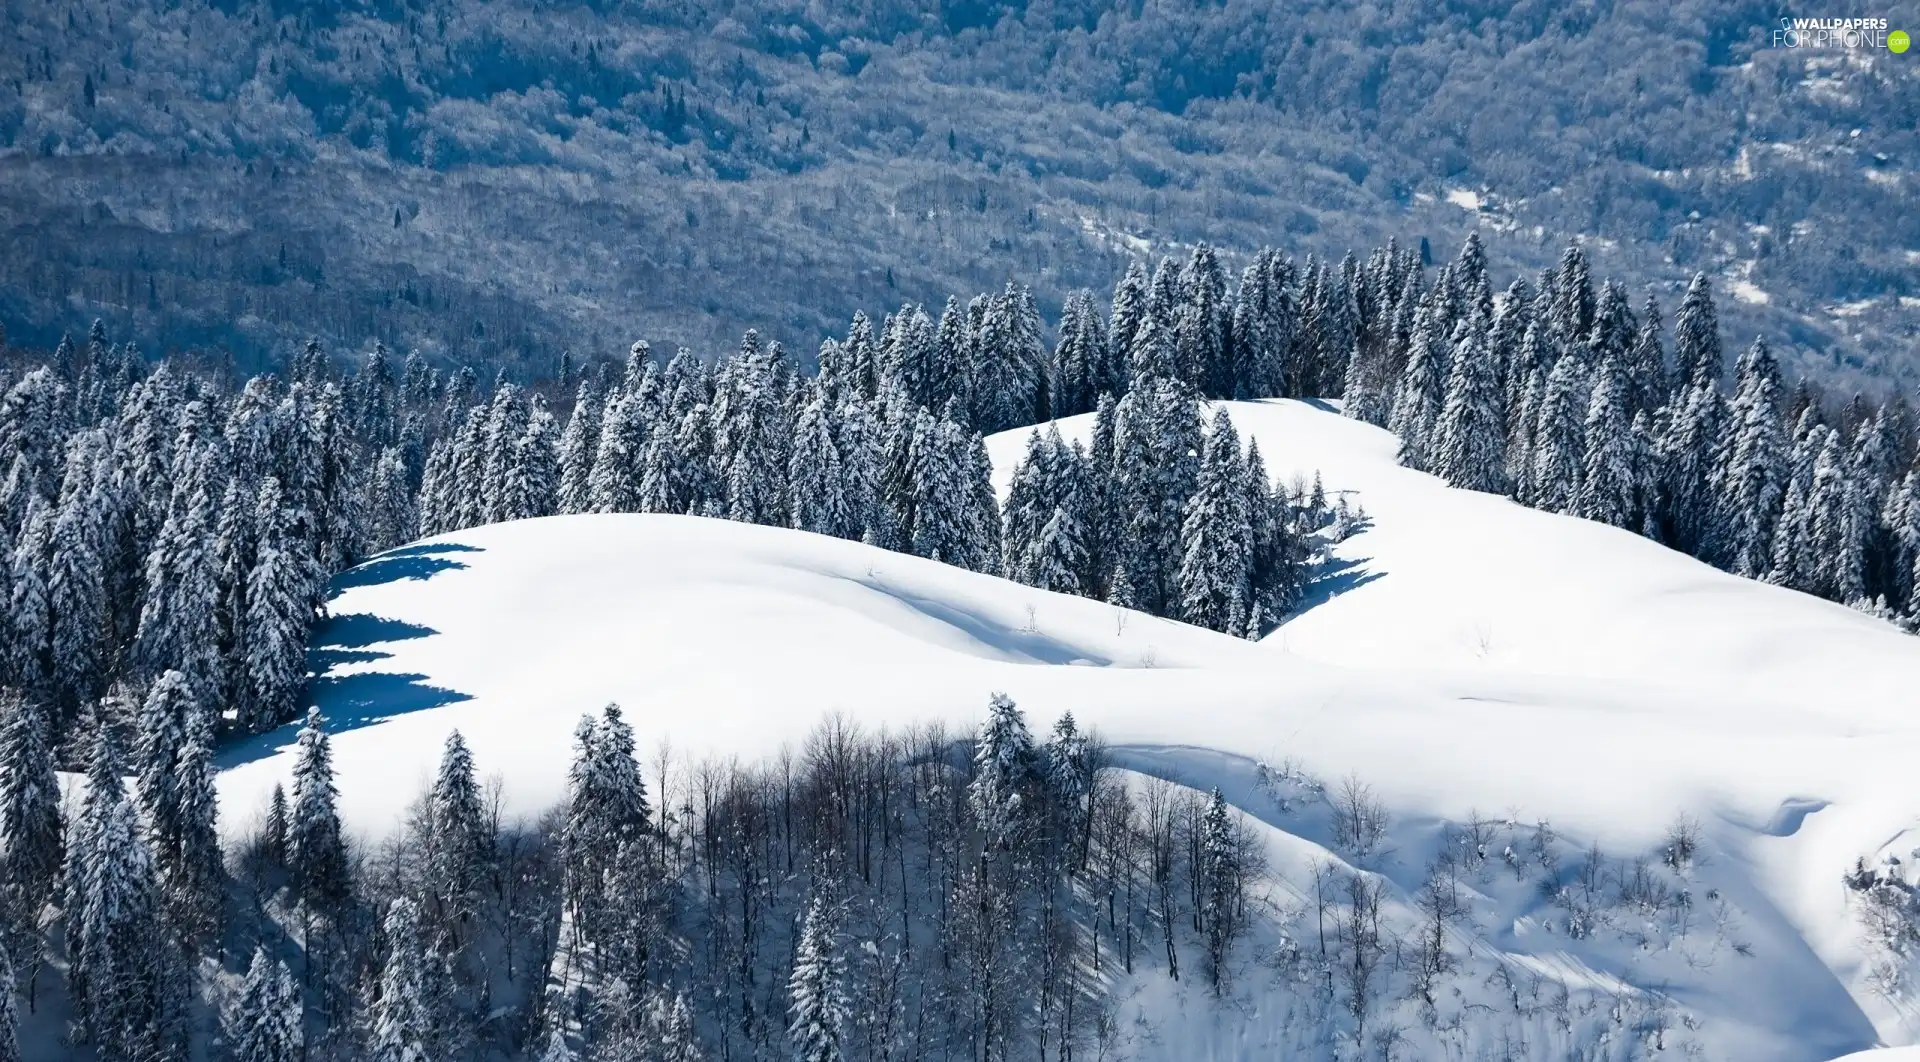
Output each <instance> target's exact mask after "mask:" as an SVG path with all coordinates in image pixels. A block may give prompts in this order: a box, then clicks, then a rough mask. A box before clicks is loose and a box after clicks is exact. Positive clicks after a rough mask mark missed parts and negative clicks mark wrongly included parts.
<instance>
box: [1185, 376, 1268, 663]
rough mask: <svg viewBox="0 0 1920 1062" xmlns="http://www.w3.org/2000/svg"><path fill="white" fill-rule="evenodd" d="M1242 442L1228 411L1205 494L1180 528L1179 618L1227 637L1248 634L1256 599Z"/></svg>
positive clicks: (1216, 431) (1205, 472)
mask: <svg viewBox="0 0 1920 1062" xmlns="http://www.w3.org/2000/svg"><path fill="white" fill-rule="evenodd" d="M1246 503H1247V497H1246V472H1245V467H1244V466H1243V465H1242V464H1241V457H1240V438H1239V435H1238V434H1237V433H1236V432H1235V431H1234V430H1233V421H1232V419H1231V418H1229V417H1228V415H1227V412H1226V410H1224V409H1223V410H1221V411H1220V412H1219V413H1218V414H1216V415H1215V417H1214V421H1213V429H1212V431H1210V432H1209V433H1208V435H1207V442H1206V449H1205V451H1204V453H1203V455H1202V457H1201V460H1200V489H1199V490H1198V491H1196V492H1195V493H1194V495H1193V497H1192V499H1191V500H1190V501H1188V503H1187V509H1186V519H1185V521H1184V523H1183V525H1182V527H1181V535H1180V538H1181V550H1180V612H1179V615H1180V618H1181V619H1183V620H1185V621H1186V622H1188V623H1191V624H1194V625H1195V626H1200V627H1207V628H1210V629H1212V630H1216V631H1221V632H1223V633H1227V634H1239V633H1241V632H1243V631H1244V630H1245V629H1246V624H1247V608H1248V605H1249V604H1250V601H1251V598H1252V596H1253V594H1252V581H1251V574H1252V558H1251V556H1250V555H1249V548H1248V547H1249V545H1250V542H1249V540H1250V538H1251V535H1252V526H1251V524H1250V522H1249V519H1248V515H1247V504H1246Z"/></svg>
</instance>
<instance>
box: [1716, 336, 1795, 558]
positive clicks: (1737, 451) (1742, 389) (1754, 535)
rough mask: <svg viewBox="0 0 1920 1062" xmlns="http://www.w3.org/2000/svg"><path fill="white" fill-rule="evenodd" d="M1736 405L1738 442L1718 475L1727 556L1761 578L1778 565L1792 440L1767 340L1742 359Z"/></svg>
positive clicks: (1758, 342)
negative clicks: (1776, 537)
mask: <svg viewBox="0 0 1920 1062" xmlns="http://www.w3.org/2000/svg"><path fill="white" fill-rule="evenodd" d="M1736 377H1737V383H1736V387H1735V391H1734V397H1733V402H1732V405H1731V410H1730V412H1731V417H1732V421H1733V445H1732V447H1731V448H1729V449H1728V451H1727V454H1728V458H1729V464H1728V466H1727V468H1726V469H1725V471H1724V472H1722V473H1721V475H1720V476H1719V480H1720V482H1721V484H1722V486H1723V493H1722V494H1721V500H1722V504H1723V509H1724V512H1725V516H1724V517H1723V518H1722V519H1721V520H1720V521H1719V523H1720V526H1721V527H1722V528H1723V529H1724V532H1723V533H1724V536H1725V544H1726V547H1725V559H1726V562H1727V565H1728V568H1729V570H1731V571H1732V572H1733V573H1734V574H1735V575H1740V576H1745V577H1746V578H1749V579H1758V578H1760V577H1761V576H1763V575H1765V574H1766V572H1767V569H1768V568H1769V567H1771V566H1772V563H1773V532H1774V528H1775V526H1776V525H1777V524H1778V522H1779V519H1780V506H1781V503H1782V501H1783V500H1784V498H1785V496H1786V480H1787V475H1788V469H1787V443H1786V438H1785V436H1784V434H1783V433H1782V432H1781V430H1780V408H1779V392H1780V370H1779V366H1778V365H1777V364H1776V363H1775V362H1774V360H1773V353H1772V351H1770V350H1768V349H1767V344H1766V342H1765V341H1764V340H1759V339H1756V340H1754V342H1753V346H1752V347H1750V348H1749V349H1748V350H1747V352H1746V354H1745V355H1743V356H1742V357H1741V358H1740V361H1739V365H1738V367H1737V369H1736Z"/></svg>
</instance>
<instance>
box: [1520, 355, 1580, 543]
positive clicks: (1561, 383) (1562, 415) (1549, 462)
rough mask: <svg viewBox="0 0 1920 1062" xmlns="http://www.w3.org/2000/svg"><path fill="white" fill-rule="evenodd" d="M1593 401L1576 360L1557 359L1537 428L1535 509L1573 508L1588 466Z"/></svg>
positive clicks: (1534, 457)
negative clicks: (1588, 418)
mask: <svg viewBox="0 0 1920 1062" xmlns="http://www.w3.org/2000/svg"><path fill="white" fill-rule="evenodd" d="M1589 401H1590V396H1589V395H1588V394H1587V393H1586V379H1585V375H1584V374H1583V373H1582V372H1581V371H1580V368H1579V366H1578V364H1577V363H1576V361H1575V359H1574V358H1572V357H1564V358H1561V359H1560V360H1559V361H1557V362H1555V363H1554V366H1553V371H1552V372H1551V373H1549V374H1548V376H1547V391H1546V395H1545V396H1544V397H1543V399H1542V400H1541V403H1540V419H1539V423H1537V424H1536V425H1534V431H1533V437H1534V443H1533V446H1534V450H1533V506H1534V508H1536V509H1543V510H1545V511H1547V512H1550V513H1565V512H1572V511H1573V509H1574V506H1575V504H1576V502H1577V501H1578V499H1579V497H1580V481H1581V476H1582V475H1583V469H1584V468H1585V466H1586V458H1587V452H1586V425H1585V420H1584V417H1585V416H1586V414H1587V412H1588V405H1589Z"/></svg>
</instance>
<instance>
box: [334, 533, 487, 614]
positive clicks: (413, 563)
mask: <svg viewBox="0 0 1920 1062" xmlns="http://www.w3.org/2000/svg"><path fill="white" fill-rule="evenodd" d="M484 552H486V551H485V550H483V549H481V548H480V547H479V546H463V545H461V544H460V543H458V542H429V543H424V544H422V545H418V546H401V547H400V548H399V549H390V550H388V551H387V552H385V553H382V554H380V555H379V556H377V557H373V558H371V559H369V560H367V561H365V562H364V563H361V564H358V565H355V566H354V567H352V568H349V569H347V570H346V571H344V572H341V573H340V574H339V575H336V576H334V577H333V581H332V582H330V583H328V584H327V599H328V600H332V599H333V598H336V597H339V596H340V595H341V594H342V593H345V592H346V591H348V590H351V589H353V588H354V587H357V586H381V585H383V584H386V583H397V582H399V581H400V580H402V579H414V580H420V579H431V578H433V577H434V576H436V575H438V574H440V573H441V572H444V571H450V570H453V569H458V568H465V567H466V566H467V565H466V564H465V563H464V562H462V561H459V560H455V559H452V558H451V557H448V556H446V555H447V554H453V553H484Z"/></svg>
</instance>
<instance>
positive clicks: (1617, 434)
mask: <svg viewBox="0 0 1920 1062" xmlns="http://www.w3.org/2000/svg"><path fill="white" fill-rule="evenodd" d="M1634 483H1635V478H1634V461H1633V423H1632V421H1631V419H1630V418H1629V416H1628V413H1627V384H1626V380H1625V373H1624V372H1623V370H1622V368H1621V365H1620V362H1619V361H1618V360H1617V359H1615V358H1608V359H1607V360H1606V361H1605V362H1603V363H1602V364H1601V366H1600V373H1599V380H1598V382H1597V383H1596V384H1595V386H1594V389H1593V399H1592V401H1591V402H1590V403H1589V404H1588V406H1587V420H1586V463H1585V465H1584V466H1583V467H1582V470H1581V476H1580V493H1579V494H1578V496H1577V500H1576V502H1575V505H1574V509H1573V512H1574V515H1576V516H1581V517H1584V518H1586V519H1588V520H1594V521H1597V522H1599V523H1603V524H1611V525H1613V526H1614V527H1632V528H1634V529H1635V530H1638V527H1637V526H1636V525H1635V524H1634V521H1633V515H1634V501H1635V499H1634Z"/></svg>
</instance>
